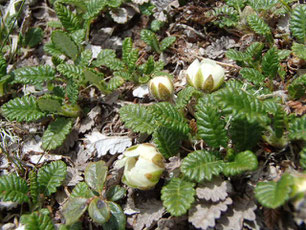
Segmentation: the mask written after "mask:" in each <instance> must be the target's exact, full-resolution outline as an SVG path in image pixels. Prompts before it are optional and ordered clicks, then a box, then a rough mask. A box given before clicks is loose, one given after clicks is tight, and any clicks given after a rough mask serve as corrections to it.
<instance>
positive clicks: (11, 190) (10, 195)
mask: <svg viewBox="0 0 306 230" xmlns="http://www.w3.org/2000/svg"><path fill="white" fill-rule="evenodd" d="M27 193H28V185H27V182H26V181H25V180H24V179H23V178H21V177H19V176H17V175H16V174H10V175H3V176H1V177H0V198H1V200H2V201H12V202H18V203H19V204H21V203H23V202H28V201H29V196H28V194H27Z"/></svg>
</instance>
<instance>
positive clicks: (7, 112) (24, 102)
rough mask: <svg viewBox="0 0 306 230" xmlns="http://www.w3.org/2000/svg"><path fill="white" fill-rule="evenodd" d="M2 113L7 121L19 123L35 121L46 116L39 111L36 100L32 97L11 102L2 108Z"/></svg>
mask: <svg viewBox="0 0 306 230" xmlns="http://www.w3.org/2000/svg"><path fill="white" fill-rule="evenodd" d="M1 112H2V115H3V116H5V117H6V118H7V119H9V120H16V121H18V122H22V121H35V120H38V119H40V118H43V117H44V116H45V115H46V114H45V113H44V112H42V111H41V110H40V109H39V107H38V104H37V101H36V98H35V97H32V96H24V97H21V98H18V97H16V98H15V99H12V100H10V101H9V102H7V103H6V104H4V105H3V106H2V107H1Z"/></svg>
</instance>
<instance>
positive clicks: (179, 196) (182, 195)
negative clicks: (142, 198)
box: [161, 178, 195, 216]
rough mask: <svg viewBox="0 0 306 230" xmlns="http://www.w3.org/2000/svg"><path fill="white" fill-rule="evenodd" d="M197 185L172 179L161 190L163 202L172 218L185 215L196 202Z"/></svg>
mask: <svg viewBox="0 0 306 230" xmlns="http://www.w3.org/2000/svg"><path fill="white" fill-rule="evenodd" d="M194 186H195V184H194V183H191V182H188V181H184V180H182V179H180V178H172V179H171V181H170V182H169V183H168V184H167V185H165V186H164V187H163V188H162V190H161V200H162V201H163V205H164V207H166V209H167V211H168V212H169V213H170V214H171V215H172V216H181V215H183V214H185V213H186V212H187V211H188V209H189V208H190V207H191V205H192V203H193V202H194V195H195V189H194Z"/></svg>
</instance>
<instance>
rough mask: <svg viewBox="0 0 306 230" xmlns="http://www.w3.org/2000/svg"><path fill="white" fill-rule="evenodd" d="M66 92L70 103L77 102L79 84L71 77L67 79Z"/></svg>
mask: <svg viewBox="0 0 306 230" xmlns="http://www.w3.org/2000/svg"><path fill="white" fill-rule="evenodd" d="M66 94H67V97H68V100H69V102H70V103H71V104H76V103H77V101H78V97H79V85H78V84H77V82H76V81H74V80H73V79H69V80H68V81H67V85H66Z"/></svg>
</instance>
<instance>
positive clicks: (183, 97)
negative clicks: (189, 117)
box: [175, 86, 202, 109]
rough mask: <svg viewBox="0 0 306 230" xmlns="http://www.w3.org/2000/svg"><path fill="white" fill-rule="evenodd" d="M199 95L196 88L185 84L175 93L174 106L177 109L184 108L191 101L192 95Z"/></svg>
mask: <svg viewBox="0 0 306 230" xmlns="http://www.w3.org/2000/svg"><path fill="white" fill-rule="evenodd" d="M200 95H202V93H201V92H200V91H198V90H196V89H195V88H194V87H192V86H187V87H186V88H184V89H182V90H181V91H180V92H179V93H178V94H177V98H176V103H175V107H176V108H177V109H184V108H185V107H186V106H187V105H188V103H189V102H190V101H191V99H192V97H193V96H195V97H197V96H200Z"/></svg>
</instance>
